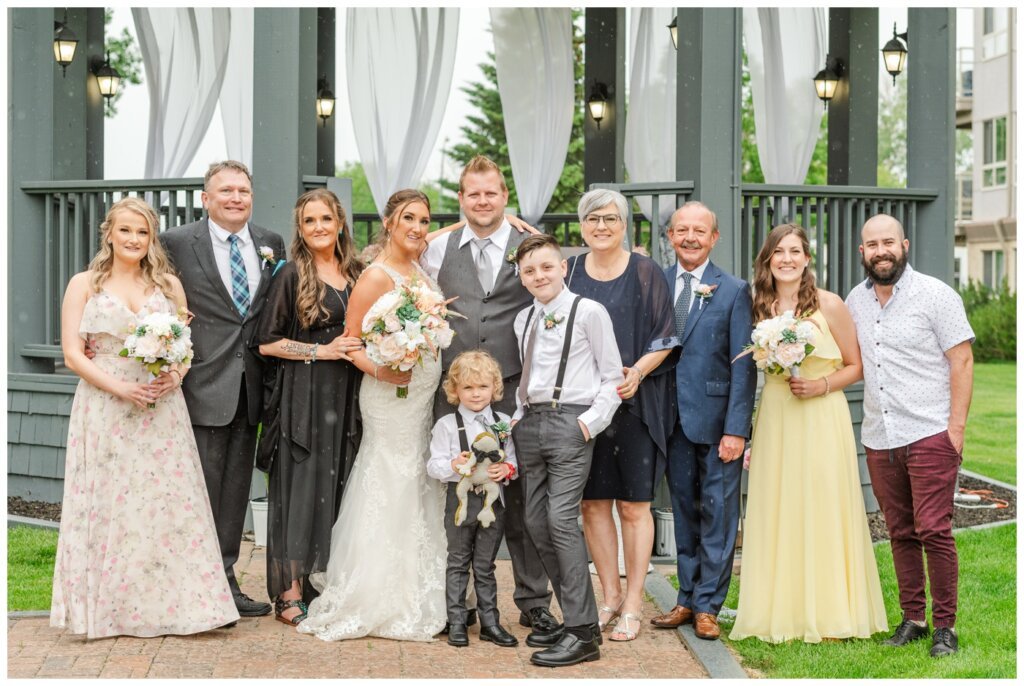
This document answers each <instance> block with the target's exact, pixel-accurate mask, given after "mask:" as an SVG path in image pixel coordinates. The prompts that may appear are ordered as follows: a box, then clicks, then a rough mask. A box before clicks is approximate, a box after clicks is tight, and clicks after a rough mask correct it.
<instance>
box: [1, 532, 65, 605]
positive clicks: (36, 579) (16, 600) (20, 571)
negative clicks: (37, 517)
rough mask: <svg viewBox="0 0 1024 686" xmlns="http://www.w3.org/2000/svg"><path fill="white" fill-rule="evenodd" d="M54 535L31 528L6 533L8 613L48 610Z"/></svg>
mask: <svg viewBox="0 0 1024 686" xmlns="http://www.w3.org/2000/svg"><path fill="white" fill-rule="evenodd" d="M56 556H57V532H56V531H54V530H51V529H36V528H34V527H30V526H15V527H11V528H8V529H7V610H8V611H13V610H49V609H50V592H51V591H52V590H53V560H54V558H55V557H56Z"/></svg>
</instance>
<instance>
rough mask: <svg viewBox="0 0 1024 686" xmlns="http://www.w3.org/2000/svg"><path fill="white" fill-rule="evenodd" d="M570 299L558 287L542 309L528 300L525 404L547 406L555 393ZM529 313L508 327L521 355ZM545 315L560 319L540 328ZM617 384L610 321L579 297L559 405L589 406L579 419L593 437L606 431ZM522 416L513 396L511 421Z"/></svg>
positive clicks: (618, 360)
mask: <svg viewBox="0 0 1024 686" xmlns="http://www.w3.org/2000/svg"><path fill="white" fill-rule="evenodd" d="M575 298H576V294H575V293H573V292H572V291H570V290H569V289H568V288H565V287H564V286H563V288H562V292H561V293H559V294H558V295H557V296H555V298H554V299H553V300H552V301H551V302H549V303H548V304H547V305H543V304H541V303H540V302H539V301H537V300H536V299H534V301H533V306H534V312H533V318H532V319H531V320H530V328H531V329H533V327H534V325H535V324H536V326H537V340H536V343H534V346H533V361H532V363H531V367H530V378H529V382H528V383H529V387H528V388H527V402H529V403H530V404H543V403H550V402H551V399H552V396H553V395H554V388H555V381H556V380H557V378H558V363H559V362H560V361H561V359H562V345H563V342H564V341H565V330H566V327H567V326H568V324H569V311H570V310H571V309H572V302H573V300H574V299H575ZM529 312H530V308H529V307H527V308H525V309H524V310H523V311H522V312H520V313H519V314H518V315H517V316H516V321H515V324H514V327H513V328H514V329H515V332H516V338H517V339H518V340H519V349H520V351H525V349H526V343H525V341H524V339H525V336H526V335H527V334H528V332H526V331H524V329H525V328H526V317H527V315H528V313H529ZM547 314H554V315H555V316H556V317H561V318H562V321H561V322H560V323H558V324H556V325H555V326H553V327H551V328H550V329H548V328H545V326H544V316H545V315H547ZM524 363H525V360H524ZM622 380H623V379H622V358H621V357H620V356H619V346H618V345H617V344H616V343H615V330H614V329H613V328H612V320H611V317H609V316H608V311H607V310H605V309H604V306H603V305H601V303H598V302H596V301H594V300H590V299H589V298H583V299H581V300H580V304H579V306H578V307H577V309H576V321H575V323H574V324H573V327H572V343H571V345H570V346H569V359H568V361H567V362H566V365H565V379H564V380H563V382H562V394H561V396H560V397H559V399H558V402H559V403H564V404H569V405H587V406H589V408H590V409H588V410H586V411H585V412H584V413H583V414H581V415H580V417H579V419H580V421H581V422H583V423H584V424H585V425H586V427H587V431H589V432H590V437H591V438H593V437H595V436H597V434H599V433H601V432H602V431H604V430H605V429H606V428H607V427H608V425H609V424H610V423H611V421H612V416H613V415H614V414H615V410H617V409H618V407H619V404H620V403H621V402H622V399H621V398H619V394H618V393H617V392H616V390H615V389H616V387H617V386H619V385H620V384H621V383H622ZM524 413H525V411H524V408H523V406H522V403H521V402H520V400H519V397H518V395H517V396H516V413H515V414H514V415H513V419H515V420H517V421H518V420H520V419H522V418H523V414H524Z"/></svg>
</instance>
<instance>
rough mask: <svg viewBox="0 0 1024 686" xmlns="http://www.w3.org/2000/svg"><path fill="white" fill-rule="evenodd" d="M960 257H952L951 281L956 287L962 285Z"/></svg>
mask: <svg viewBox="0 0 1024 686" xmlns="http://www.w3.org/2000/svg"><path fill="white" fill-rule="evenodd" d="M960 269H961V266H960V258H959V257H954V258H953V283H954V284H956V287H957V289H959V288H960V287H961V286H962V285H963V274H962V273H961V272H960Z"/></svg>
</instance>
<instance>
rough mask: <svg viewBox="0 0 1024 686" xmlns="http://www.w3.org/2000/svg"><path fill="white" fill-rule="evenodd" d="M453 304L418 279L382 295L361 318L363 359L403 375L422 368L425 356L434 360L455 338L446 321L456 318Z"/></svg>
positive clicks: (403, 390)
mask: <svg viewBox="0 0 1024 686" xmlns="http://www.w3.org/2000/svg"><path fill="white" fill-rule="evenodd" d="M452 300H455V298H450V299H448V300H445V299H444V298H442V296H441V294H440V293H438V292H437V291H435V290H434V289H432V288H430V286H428V285H427V284H425V283H423V282H421V281H419V280H417V279H412V280H411V281H409V282H408V283H404V284H401V285H399V286H397V287H396V288H395V289H394V290H392V291H389V292H387V293H385V294H384V295H382V296H381V297H380V298H378V300H377V302H375V303H374V304H373V307H371V308H370V310H369V312H367V313H366V316H365V317H363V330H362V339H363V341H364V342H365V343H366V356H367V357H369V358H370V360H372V361H373V362H374V363H376V364H383V365H387V366H389V367H391V368H392V369H394V370H396V371H403V372H404V371H408V370H410V369H412V368H413V367H414V366H415V365H417V364H420V365H422V364H423V357H424V355H428V354H429V355H430V356H431V357H433V358H434V359H435V360H436V359H437V356H438V355H439V354H440V352H441V350H443V349H444V348H447V347H448V346H449V345H451V342H452V337H453V336H454V335H455V332H454V331H452V329H451V327H450V326H449V325H448V322H447V321H446V320H447V319H448V318H450V317H452V316H453V315H458V313H457V312H452V311H449V310H448V303H450V302H451V301H452ZM458 316H460V317H461V316H462V315H458ZM395 393H396V395H397V396H398V397H399V398H405V397H408V395H409V388H408V387H407V386H399V387H398V389H397V391H396V392H395Z"/></svg>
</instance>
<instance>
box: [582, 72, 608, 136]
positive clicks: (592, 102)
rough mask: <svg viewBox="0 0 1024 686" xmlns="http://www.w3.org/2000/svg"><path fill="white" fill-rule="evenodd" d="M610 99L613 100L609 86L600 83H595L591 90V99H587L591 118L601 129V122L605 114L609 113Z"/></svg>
mask: <svg viewBox="0 0 1024 686" xmlns="http://www.w3.org/2000/svg"><path fill="white" fill-rule="evenodd" d="M609 99H611V90H610V89H609V88H608V86H606V85H604V84H603V83H601V82H600V81H594V86H593V88H591V89H590V97H589V98H587V109H589V110H590V116H591V117H593V118H594V121H595V122H597V128H599V129H600V128H601V120H602V119H604V117H605V113H606V112H607V111H608V100H609Z"/></svg>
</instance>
